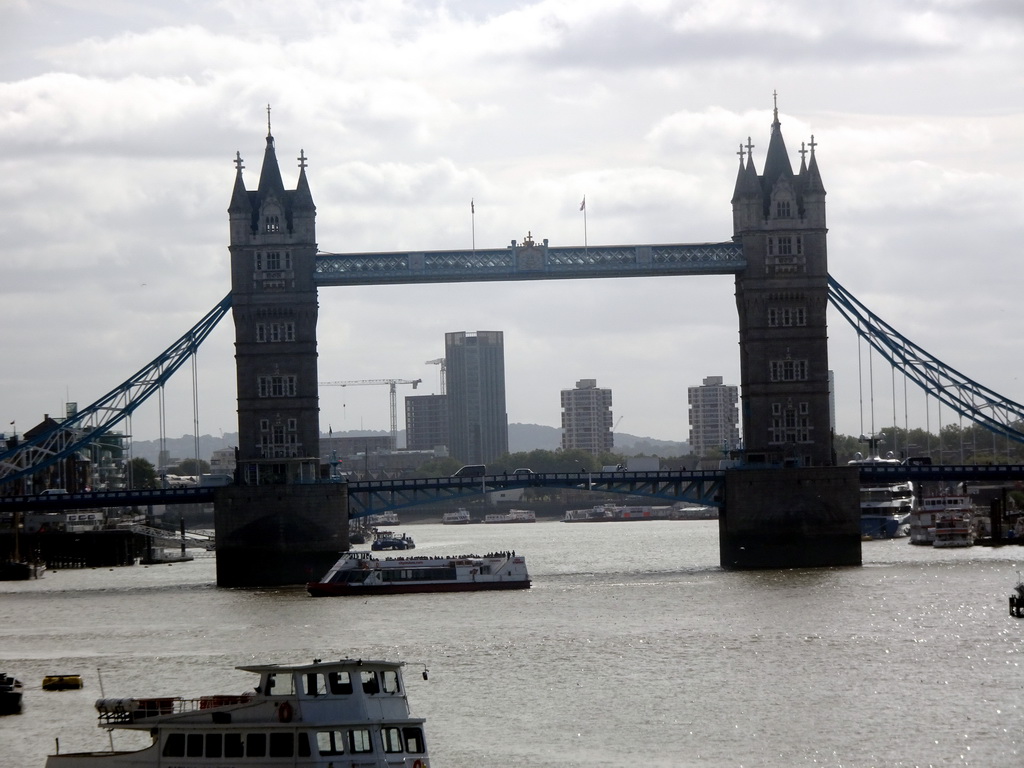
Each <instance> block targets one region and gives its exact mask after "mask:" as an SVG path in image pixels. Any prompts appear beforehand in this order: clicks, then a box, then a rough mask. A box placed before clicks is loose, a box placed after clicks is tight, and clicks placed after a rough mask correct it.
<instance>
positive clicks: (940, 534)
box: [932, 514, 974, 547]
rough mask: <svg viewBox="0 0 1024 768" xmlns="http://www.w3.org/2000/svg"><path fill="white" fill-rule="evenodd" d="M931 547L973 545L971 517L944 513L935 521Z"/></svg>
mask: <svg viewBox="0 0 1024 768" xmlns="http://www.w3.org/2000/svg"><path fill="white" fill-rule="evenodd" d="M934 531H935V533H934V537H935V540H934V541H933V542H932V546H933V547H973V546H974V531H973V529H972V528H971V518H970V517H966V516H964V515H959V514H945V515H942V516H940V517H939V519H938V520H936V521H935V528H934Z"/></svg>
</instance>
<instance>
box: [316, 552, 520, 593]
mask: <svg viewBox="0 0 1024 768" xmlns="http://www.w3.org/2000/svg"><path fill="white" fill-rule="evenodd" d="M529 587H530V574H529V573H528V571H527V570H526V558H524V557H523V556H522V555H516V553H515V552H492V553H490V554H487V555H483V556H479V555H459V556H455V557H401V558H388V559H387V560H378V559H377V558H376V557H374V556H373V555H371V554H370V553H369V552H345V553H343V554H342V556H341V558H339V560H338V562H336V563H335V564H334V565H333V566H332V567H331V569H330V570H329V571H328V572H327V573H326V574H324V577H323V578H322V579H320V581H314V582H310V583H309V584H307V585H306V589H307V591H308V592H309V594H311V595H312V596H313V597H333V596H341V595H348V596H350V595H393V594H399V593H408V592H475V591H479V590H488V589H528V588H529Z"/></svg>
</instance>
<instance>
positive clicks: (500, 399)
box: [444, 331, 508, 464]
mask: <svg viewBox="0 0 1024 768" xmlns="http://www.w3.org/2000/svg"><path fill="white" fill-rule="evenodd" d="M444 355H445V376H446V382H447V384H446V386H447V392H448V439H449V449H450V452H451V455H452V456H453V457H454V458H456V459H458V460H459V461H461V462H463V463H465V464H486V463H487V462H489V461H493V460H494V459H497V458H498V457H499V456H502V455H504V454H506V453H508V414H507V413H506V411H505V337H504V334H503V333H502V332H501V331H477V332H476V333H467V332H465V331H457V332H453V333H446V334H445V336H444Z"/></svg>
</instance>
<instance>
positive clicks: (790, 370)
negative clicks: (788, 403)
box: [768, 359, 807, 381]
mask: <svg viewBox="0 0 1024 768" xmlns="http://www.w3.org/2000/svg"><path fill="white" fill-rule="evenodd" d="M768 365H769V380H770V381H807V361H806V360H789V359H787V360H772V361H770V362H769V364H768Z"/></svg>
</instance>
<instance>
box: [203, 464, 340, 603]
mask: <svg viewBox="0 0 1024 768" xmlns="http://www.w3.org/2000/svg"><path fill="white" fill-rule="evenodd" d="M214 518H215V523H214V526H215V530H216V542H217V543H216V549H217V586H219V587H277V586H285V585H288V584H305V583H306V582H307V581H315V580H316V579H318V578H320V577H321V576H323V574H324V573H326V572H327V570H328V569H329V568H330V567H331V566H332V565H333V564H334V562H335V561H336V560H337V559H338V554H339V553H340V552H341V551H343V550H346V549H348V488H347V486H346V485H345V484H344V483H316V484H307V485H229V486H225V487H223V488H218V489H217V494H216V496H215V500H214Z"/></svg>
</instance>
